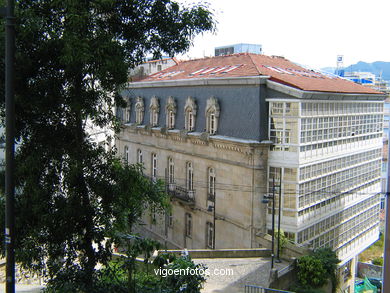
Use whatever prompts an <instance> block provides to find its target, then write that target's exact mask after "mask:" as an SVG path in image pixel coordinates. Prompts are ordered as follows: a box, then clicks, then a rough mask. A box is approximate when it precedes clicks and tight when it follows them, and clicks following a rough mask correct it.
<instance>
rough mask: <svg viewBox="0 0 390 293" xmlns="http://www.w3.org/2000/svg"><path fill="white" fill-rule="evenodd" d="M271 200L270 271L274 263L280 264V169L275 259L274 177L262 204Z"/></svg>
mask: <svg viewBox="0 0 390 293" xmlns="http://www.w3.org/2000/svg"><path fill="white" fill-rule="evenodd" d="M270 199H272V228H271V229H272V235H271V236H272V248H271V269H273V268H274V262H276V263H280V262H281V260H280V217H281V199H282V169H280V183H279V203H278V209H279V210H278V246H277V252H276V254H277V255H276V260H275V259H274V258H275V248H274V247H275V177H274V178H272V194H270V195H264V196H263V200H262V203H264V204H268V203H269V200H270Z"/></svg>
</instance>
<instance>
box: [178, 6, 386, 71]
mask: <svg viewBox="0 0 390 293" xmlns="http://www.w3.org/2000/svg"><path fill="white" fill-rule="evenodd" d="M177 2H180V3H187V4H190V3H193V1H188V0H177ZM203 2H206V1H203ZM207 2H208V3H209V8H210V9H212V10H213V13H214V17H215V19H216V20H217V22H218V24H217V31H216V32H215V33H214V34H211V33H206V34H204V35H203V36H198V37H196V38H195V40H194V46H193V47H192V48H191V49H190V50H189V52H188V53H187V54H184V55H183V56H182V58H189V57H191V58H201V57H203V56H214V47H218V46H225V45H232V44H238V43H250V44H261V45H262V47H263V54H266V55H278V56H284V57H285V58H287V59H289V60H291V61H293V62H295V63H298V64H301V65H305V66H308V67H311V68H314V69H319V68H323V67H336V64H337V56H338V55H343V56H344V57H343V59H344V66H345V67H347V66H349V65H351V64H354V63H357V62H358V61H364V62H374V61H390V0H365V1H362V0H325V1H324V0H208V1H207ZM179 57H180V56H179Z"/></svg>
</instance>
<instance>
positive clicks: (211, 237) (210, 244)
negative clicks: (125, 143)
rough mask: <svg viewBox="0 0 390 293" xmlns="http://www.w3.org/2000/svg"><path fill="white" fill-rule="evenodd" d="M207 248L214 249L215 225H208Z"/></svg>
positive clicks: (208, 223)
mask: <svg viewBox="0 0 390 293" xmlns="http://www.w3.org/2000/svg"><path fill="white" fill-rule="evenodd" d="M206 247H207V248H211V249H214V248H215V247H214V225H213V223H210V222H207V223H206Z"/></svg>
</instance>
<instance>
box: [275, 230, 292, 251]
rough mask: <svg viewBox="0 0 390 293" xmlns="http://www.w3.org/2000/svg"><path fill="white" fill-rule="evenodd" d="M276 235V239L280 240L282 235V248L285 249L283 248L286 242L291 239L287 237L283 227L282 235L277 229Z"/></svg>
mask: <svg viewBox="0 0 390 293" xmlns="http://www.w3.org/2000/svg"><path fill="white" fill-rule="evenodd" d="M275 237H276V240H278V239H279V237H280V250H281V251H283V248H285V247H286V244H287V243H288V242H289V239H288V238H287V237H286V235H285V234H284V231H283V230H282V229H280V236H279V231H278V230H275Z"/></svg>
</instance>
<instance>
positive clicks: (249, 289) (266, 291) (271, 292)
mask: <svg viewBox="0 0 390 293" xmlns="http://www.w3.org/2000/svg"><path fill="white" fill-rule="evenodd" d="M245 293H294V292H292V291H283V290H278V289H271V288H264V287H260V286H255V285H245Z"/></svg>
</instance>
